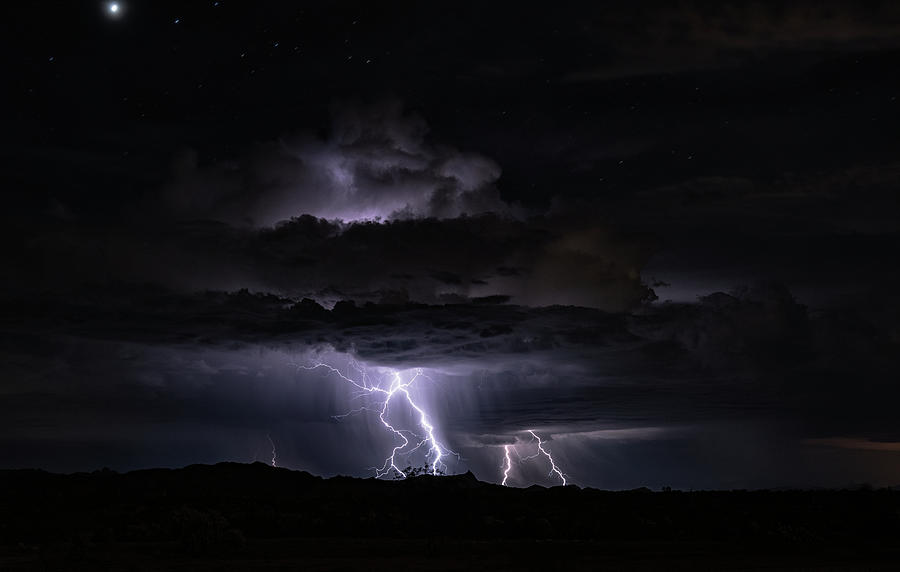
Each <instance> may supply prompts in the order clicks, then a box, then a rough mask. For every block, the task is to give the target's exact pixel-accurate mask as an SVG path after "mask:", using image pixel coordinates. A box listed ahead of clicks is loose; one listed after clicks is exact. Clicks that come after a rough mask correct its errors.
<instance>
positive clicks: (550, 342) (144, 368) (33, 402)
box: [0, 285, 900, 484]
mask: <svg viewBox="0 0 900 572" xmlns="http://www.w3.org/2000/svg"><path fill="white" fill-rule="evenodd" d="M884 303H885V305H884V307H883V308H882V309H883V310H888V308H893V310H890V312H892V314H891V315H895V314H896V305H893V306H890V305H889V303H888V302H887V301H886V300H885V301H884ZM17 312H18V314H19V315H26V314H27V315H28V316H29V319H28V321H27V323H26V324H25V325H17V326H15V327H14V328H13V327H12V324H9V323H7V324H6V326H5V328H4V329H5V330H6V331H7V332H13V331H14V332H16V335H15V336H14V337H8V338H7V342H8V343H6V344H5V347H6V348H7V349H6V350H5V352H4V360H3V361H4V363H5V364H6V365H5V366H4V368H5V370H6V373H8V374H9V375H8V376H7V378H8V379H13V378H15V379H19V380H20V381H21V382H22V385H11V386H7V387H6V389H5V391H6V394H7V396H8V399H6V400H4V405H3V408H4V414H3V415H2V416H0V417H2V418H3V419H4V420H5V421H4V432H5V434H7V435H14V436H18V438H21V439H26V440H29V439H38V440H42V441H41V442H44V441H46V442H47V443H51V442H54V440H57V439H60V438H63V437H64V436H65V435H68V438H69V439H74V440H79V439H81V440H91V439H99V440H101V441H102V440H103V439H104V438H108V436H105V432H106V431H108V429H107V427H108V424H109V422H113V421H116V420H119V421H117V423H119V422H120V429H118V430H117V431H118V436H117V438H119V439H126V438H128V439H130V438H134V439H139V438H140V437H139V436H140V434H141V432H142V431H144V430H145V429H142V427H144V428H147V429H146V430H149V428H151V427H155V426H156V425H158V424H164V425H165V424H171V423H175V422H176V421H178V422H179V423H186V422H187V421H184V420H190V422H189V423H194V424H197V425H198V427H221V428H222V432H221V433H220V435H225V434H228V435H238V436H240V435H243V436H242V437H239V438H238V439H237V440H238V441H240V442H241V443H244V442H245V441H247V440H248V439H249V440H250V441H252V439H250V438H249V437H247V435H248V434H255V433H258V432H259V431H260V430H263V431H264V430H265V428H266V427H272V426H276V427H282V428H284V427H286V426H287V425H291V424H293V426H294V432H293V433H292V434H293V435H294V437H292V438H302V435H303V434H305V432H307V431H324V433H323V435H330V433H329V432H332V431H350V430H355V429H352V427H355V426H351V425H348V426H346V427H337V428H331V429H327V427H326V428H324V429H323V428H322V427H325V426H321V427H320V425H321V424H322V423H324V422H326V421H327V419H328V415H332V414H336V413H340V412H342V411H343V410H344V409H343V408H345V407H346V408H348V409H349V408H350V406H349V404H350V403H353V402H352V401H348V399H349V397H348V396H345V395H343V392H342V389H341V387H340V385H336V384H335V383H334V380H333V379H330V378H329V377H328V376H327V375H324V374H319V373H314V372H306V371H303V370H298V369H297V368H296V366H297V365H310V364H312V363H315V362H316V361H318V360H319V359H325V360H327V361H330V362H332V363H334V364H336V365H337V366H341V364H342V360H343V359H344V358H342V357H341V356H342V355H343V354H344V353H345V352H346V353H350V354H352V355H354V356H356V357H357V359H359V360H362V361H363V363H365V364H367V365H368V366H370V367H378V366H388V367H392V368H397V369H400V370H405V369H408V368H411V367H425V368H428V372H429V374H430V375H431V376H433V378H434V379H435V380H436V381H437V384H435V385H431V384H429V391H430V392H432V393H431V399H436V400H437V401H435V402H434V403H433V404H432V406H433V408H434V414H435V415H438V416H439V418H440V419H441V429H442V431H443V432H444V434H445V435H446V438H447V439H450V440H452V442H453V443H454V444H455V445H456V446H458V447H462V448H464V449H465V451H466V455H467V457H468V458H470V459H471V463H472V466H474V467H480V470H481V471H483V472H485V474H484V477H485V478H490V477H491V475H490V474H488V473H487V471H489V470H492V469H491V468H490V467H491V465H490V463H493V462H495V461H496V459H493V457H494V456H495V453H496V448H497V447H498V446H499V445H502V444H509V443H516V442H518V443H522V444H523V445H522V446H525V445H524V443H525V441H527V438H528V436H527V435H525V436H524V437H523V431H524V430H525V429H529V428H535V427H539V428H540V431H541V432H542V433H543V434H545V435H546V437H547V438H548V439H553V440H554V441H553V442H554V445H555V446H556V447H557V449H556V450H559V451H560V454H563V452H565V454H566V455H568V458H567V461H569V462H570V463H571V465H574V466H576V467H577V466H578V465H579V464H580V463H583V462H585V460H584V459H583V458H582V457H581V455H582V454H583V455H589V452H590V451H593V450H596V447H598V446H600V445H602V446H603V447H607V448H609V447H611V448H616V447H620V446H622V444H623V443H645V445H640V446H638V448H642V447H650V445H649V444H650V443H666V442H668V443H671V444H673V446H675V444H676V443H681V445H678V446H685V447H689V446H690V445H688V444H687V443H689V442H693V441H692V440H696V439H697V438H699V437H698V436H700V435H706V434H708V432H709V431H710V430H713V428H716V429H715V431H717V432H720V433H721V434H722V435H723V439H724V438H725V437H724V436H725V435H730V437H729V438H730V439H731V445H730V446H741V447H750V448H757V449H758V448H760V447H768V446H769V445H764V443H767V442H769V440H771V439H776V440H779V441H780V442H782V443H783V447H789V446H790V447H794V446H796V447H802V446H807V445H808V446H814V447H817V448H821V447H823V446H831V445H835V446H837V445H840V446H842V447H846V446H847V445H848V444H850V443H865V442H866V440H869V439H871V440H876V441H881V442H886V443H893V442H896V441H897V440H900V434H897V433H896V431H895V429H894V428H893V423H892V419H893V412H892V411H891V404H892V403H895V402H896V398H897V397H900V396H898V395H896V387H895V384H894V383H893V380H894V379H895V377H896V375H897V374H900V372H898V371H897V368H896V363H895V360H893V359H892V357H891V356H893V355H894V352H895V351H896V332H894V331H893V329H894V325H893V323H891V322H890V321H889V320H888V319H883V318H879V316H881V314H879V313H871V314H867V313H865V312H863V311H862V310H860V309H848V310H847V311H845V312H843V313H830V314H828V315H821V314H818V315H811V314H810V313H809V312H808V311H807V310H806V309H805V308H804V307H803V306H801V305H799V304H797V303H796V301H795V300H794V299H793V298H792V297H791V295H790V293H788V292H787V291H786V290H785V289H784V288H783V287H779V286H776V285H771V286H758V287H754V288H749V289H746V290H744V291H740V292H734V293H731V294H725V293H719V294H716V295H713V296H709V297H707V298H704V299H703V300H701V301H700V302H699V303H698V304H692V305H685V304H669V305H662V306H658V307H656V308H648V309H647V310H645V311H643V312H640V313H637V314H634V315H632V316H627V315H622V314H608V313H604V312H600V311H597V310H588V309H585V308H576V307H552V308H527V307H522V306H510V305H503V304H501V305H497V304H467V305H451V306H425V305H394V306H383V305H371V304H370V305H365V306H355V305H353V304H349V303H340V304H338V305H337V306H336V307H335V308H334V309H333V310H331V311H329V310H326V309H324V308H322V307H321V306H318V305H317V304H315V303H314V302H312V301H309V300H307V301H303V302H300V303H292V302H291V301H290V300H286V299H282V298H278V297H274V296H270V295H262V294H250V293H248V292H240V293H235V294H224V293H212V292H210V293H207V294H196V295H184V294H178V293H174V292H169V291H165V290H160V289H158V288H149V287H144V288H134V289H130V290H129V289H125V288H123V287H121V286H120V287H117V288H114V289H107V290H95V291H83V292H82V293H77V292H73V293H72V295H71V296H70V297H69V298H68V299H67V300H60V301H58V302H55V303H53V302H52V301H50V300H47V299H37V300H34V301H33V302H32V303H30V304H23V303H22V302H20V303H19V304H18V309H17ZM6 314H7V315H8V312H6ZM848 324H853V326H852V327H848ZM37 341H39V342H40V343H35V342H37ZM335 352H337V353H335ZM848 378H852V379H854V380H856V381H855V382H854V391H848V388H847V379H848ZM26 379H31V381H28V382H25V381H24V380H26ZM435 392H437V393H435ZM438 395H439V396H440V397H438ZM48 408H49V409H48ZM48 411H49V412H51V413H48ZM91 419H93V420H94V421H88V420H91ZM101 419H106V420H107V421H99V420H101ZM179 420H180V421H179ZM369 421H371V420H369ZM284 424H287V425H284ZM310 424H311V425H310ZM313 426H316V427H319V429H315V430H314V429H313ZM76 427H79V428H78V429H75V428H76ZM304 427H305V428H304ZM373 428H374V429H377V427H375V426H372V427H370V428H369V432H368V433H361V434H359V435H357V436H356V437H354V439H360V441H358V442H357V441H353V443H354V444H352V445H350V444H345V445H343V446H342V447H336V446H334V447H332V445H329V446H327V447H326V446H325V445H324V444H320V445H316V444H314V443H312V444H307V445H305V446H304V447H305V448H304V447H300V448H299V449H297V450H298V451H304V452H303V453H302V455H304V457H303V459H304V461H303V462H304V463H305V466H306V467H307V468H313V467H315V468H319V469H321V470H323V471H329V470H335V469H334V467H343V468H344V470H347V471H352V470H354V469H355V470H358V467H354V465H353V461H354V458H352V457H353V455H356V454H359V455H362V456H364V455H365V454H372V451H373V450H374V451H376V452H377V451H378V447H380V446H382V445H383V443H382V444H380V445H379V443H380V442H379V441H378V439H379V437H378V435H379V433H378V431H377V430H376V431H372V429H373ZM204 431H205V430H198V432H197V433H196V436H197V438H198V439H201V437H203V435H206V437H203V438H204V439H205V438H207V437H208V438H209V439H211V440H212V441H215V439H213V437H212V435H213V434H214V432H212V433H209V434H206V433H204ZM316 434H318V433H316ZM364 435H368V436H367V437H364ZM554 436H555V437H554ZM159 438H160V439H163V438H164V437H163V436H160V437H159ZM280 438H281V439H288V438H289V437H288V436H287V435H281V436H280ZM344 438H347V437H339V436H337V435H336V434H335V435H331V437H328V438H327V439H326V438H325V437H323V439H325V441H323V443H325V442H328V443H330V441H328V439H344ZM373 439H374V441H372V440H373ZM760 439H762V441H760ZM367 440H368V441H367ZM367 443H368V444H367ZM804 443H805V444H806V445H804ZM335 444H336V442H335ZM598 444H599V445H598ZM724 444H725V441H723V443H721V444H719V445H709V444H708V445H709V446H714V447H720V446H724ZM209 446H210V447H212V446H213V445H209ZM215 446H216V447H221V444H219V445H215ZM241 446H242V447H243V445H241ZM297 446H298V447H299V445H297ZM357 447H358V448H357ZM247 448H248V451H249V445H248V446H247ZM286 448H287V447H286ZM859 448H860V449H864V450H867V449H866V447H864V446H862V445H861V446H860V447H859ZM868 449H871V447H868ZM217 450H218V449H217ZM610 450H612V449H610ZM816 450H819V449H816ZM880 450H884V451H887V452H890V450H891V449H890V446H888V448H882V449H880ZM354 451H355V452H356V453H354ZM578 451H581V454H579V453H577V452H578ZM366 452H368V453H366ZM232 454H238V453H234V452H233V453H232ZM240 454H244V453H240ZM246 454H247V455H249V454H250V453H249V452H247V453H246ZM297 454H298V455H299V454H300V453H297ZM823 454H824V453H823ZM347 455H350V457H351V458H347ZM758 455H762V456H761V457H757V460H759V459H762V458H766V457H765V455H763V454H762V452H759V453H758ZM298 459H299V457H298ZM492 459H493V460H492ZM770 460H771V459H770ZM329 466H330V467H331V468H326V467H329ZM748 470H750V469H749V468H748ZM828 474H830V473H827V474H823V475H820V476H821V477H822V479H824V480H827V478H826V477H827V476H828ZM623 478H624V477H623ZM773 478H775V477H773ZM782 478H786V477H784V476H783V475H782ZM775 480H777V478H775ZM745 482H746V481H745ZM755 482H767V483H769V484H771V483H770V482H769V481H755ZM817 482H819V481H817Z"/></svg>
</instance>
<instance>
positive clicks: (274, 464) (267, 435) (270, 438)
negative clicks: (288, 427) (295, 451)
mask: <svg viewBox="0 0 900 572" xmlns="http://www.w3.org/2000/svg"><path fill="white" fill-rule="evenodd" d="M266 438H267V439H268V440H269V444H270V445H272V466H273V467H277V466H278V464H277V463H276V462H275V460H276V459H277V455H276V454H275V441H273V440H272V436H271V435H269V434H268V433H266Z"/></svg>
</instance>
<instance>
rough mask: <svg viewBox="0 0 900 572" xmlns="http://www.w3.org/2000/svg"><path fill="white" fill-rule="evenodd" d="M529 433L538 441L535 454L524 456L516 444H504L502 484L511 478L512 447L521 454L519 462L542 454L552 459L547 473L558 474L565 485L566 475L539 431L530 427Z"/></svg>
mask: <svg viewBox="0 0 900 572" xmlns="http://www.w3.org/2000/svg"><path fill="white" fill-rule="evenodd" d="M528 433H530V434H531V437H532V439H531V440H532V442H533V441H537V448H538V450H537V453H535V454H533V455H528V456H527V457H523V456H521V455H519V451H518V450H517V449H516V447H515V446H514V445H504V446H503V457H504V463H503V481H502V482H501V483H500V484H501V485H503V486H507V485H506V482H507V481H508V480H509V471H510V469H512V460H511V459H510V456H509V450H510V448H512V450H513V451H515V452H516V455H519V463H523V462H525V461H529V460H531V459H536V458H537V457H540V456H544V457H547V460H548V461H550V472H549V473H547V476H548V477H552V476H553V475H554V474H556V476H558V477H559V479H560V480H561V481H562V484H563V486H565V484H566V482H567V481H566V476H565V475H564V474H563V472H562V471H561V470H560V469H559V467H558V466H557V465H556V461H554V460H553V456H552V455H551V454H550V451H548V450H547V449H545V448H544V442H543V441H542V440H541V438H540V437H538V436H537V433H535V432H534V431H532V430H531V429H528Z"/></svg>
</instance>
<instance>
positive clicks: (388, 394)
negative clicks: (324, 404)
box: [298, 360, 459, 478]
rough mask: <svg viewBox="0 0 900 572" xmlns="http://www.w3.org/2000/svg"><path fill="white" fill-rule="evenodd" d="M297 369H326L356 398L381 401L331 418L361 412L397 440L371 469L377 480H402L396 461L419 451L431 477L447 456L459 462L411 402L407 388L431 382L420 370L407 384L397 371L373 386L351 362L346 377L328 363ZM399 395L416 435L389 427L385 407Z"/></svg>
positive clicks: (355, 364) (424, 414)
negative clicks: (352, 389) (422, 451)
mask: <svg viewBox="0 0 900 572" xmlns="http://www.w3.org/2000/svg"><path fill="white" fill-rule="evenodd" d="M298 367H299V368H301V369H306V370H315V369H320V368H324V369H327V370H329V371H331V372H332V373H334V374H336V375H337V376H338V377H340V378H341V379H343V380H344V381H346V382H348V383H350V384H352V385H353V386H354V387H356V388H357V389H358V390H359V391H358V392H357V395H356V397H363V396H366V395H375V396H377V397H378V398H380V400H379V401H377V402H376V406H375V407H372V406H367V405H363V406H361V407H357V408H355V409H351V410H350V411H348V412H346V413H342V414H340V415H334V416H333V417H334V418H335V419H344V418H346V417H349V416H351V415H354V414H357V413H362V412H363V411H368V412H372V413H377V414H378V419H379V420H380V421H381V424H382V425H384V427H385V428H386V429H387V430H388V431H390V432H391V433H393V434H394V435H395V436H396V438H397V439H398V442H397V444H396V445H395V446H394V447H393V449H391V454H390V455H389V456H388V457H387V458H385V460H384V463H383V464H382V466H381V467H371V468H372V470H374V471H375V477H376V478H381V477H385V476H388V475H394V476H396V477H398V478H405V477H406V473H404V472H403V470H402V469H401V468H400V466H399V465H398V464H397V463H398V462H399V458H401V457H409V455H411V454H412V453H414V452H416V451H418V450H420V449H421V448H422V447H427V451H426V453H425V460H426V462H427V463H428V464H429V465H430V472H431V474H432V475H437V474H438V473H441V472H444V471H445V470H446V468H447V467H446V464H445V463H444V461H443V459H444V458H445V457H447V455H454V456H456V457H457V458H459V455H458V454H456V453H454V452H453V451H451V450H450V449H448V448H447V447H445V446H444V445H443V444H441V443H440V442H439V441H438V440H437V438H436V437H435V432H436V430H435V427H434V425H433V423H432V422H431V421H430V416H429V415H428V414H427V413H426V412H425V410H424V409H423V408H422V407H421V406H420V405H419V404H418V403H416V401H415V400H414V399H413V396H412V394H411V393H410V387H411V386H412V385H413V384H414V383H415V382H416V381H417V380H418V379H419V378H425V379H430V378H429V377H428V376H426V375H424V374H423V373H422V370H421V368H419V369H416V370H415V373H414V374H413V376H412V377H411V378H410V379H409V380H408V381H403V378H402V376H401V375H400V372H399V371H396V370H391V371H390V374H389V375H388V376H385V377H386V378H387V381H385V380H384V379H382V380H381V381H380V382H375V383H373V382H372V381H371V380H370V379H369V376H368V373H367V371H366V369H365V368H364V367H362V366H360V365H359V364H358V363H356V362H354V361H352V360H351V362H350V364H349V366H348V372H347V374H346V375H345V374H344V373H342V372H341V371H340V370H339V369H338V368H336V367H334V366H332V365H330V364H327V363H317V364H315V365H313V366H298ZM350 369H353V370H355V371H356V373H357V374H358V376H359V380H357V379H354V378H353V377H352V376H351V373H350ZM385 386H386V387H385ZM398 394H399V399H402V400H403V401H405V403H406V405H407V406H408V407H409V409H410V410H411V412H414V413H415V416H416V417H417V418H418V426H419V429H418V430H417V431H413V430H410V429H405V428H397V427H395V426H394V425H393V424H392V423H391V421H390V419H389V417H388V407H389V406H390V404H391V401H392V400H393V399H394V397H396V396H398Z"/></svg>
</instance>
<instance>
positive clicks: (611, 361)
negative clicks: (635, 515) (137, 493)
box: [0, 0, 900, 489]
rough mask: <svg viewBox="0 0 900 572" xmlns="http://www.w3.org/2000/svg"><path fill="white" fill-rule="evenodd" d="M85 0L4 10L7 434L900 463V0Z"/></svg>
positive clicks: (547, 481)
mask: <svg viewBox="0 0 900 572" xmlns="http://www.w3.org/2000/svg"><path fill="white" fill-rule="evenodd" d="M113 5H114V4H113V3H105V2H88V1H79V2H65V3H62V2H60V3H37V2H31V3H23V4H22V5H20V6H17V7H12V8H10V9H8V14H7V15H6V16H5V17H4V20H5V23H6V26H5V30H7V31H6V32H4V43H6V44H8V45H6V46H5V47H4V48H3V59H4V74H3V78H4V79H3V84H4V90H3V91H4V96H5V97H4V100H5V105H4V107H5V113H4V118H3V144H2V152H0V161H2V163H0V169H2V171H0V172H2V174H3V175H2V177H3V179H2V189H3V198H4V200H3V208H2V209H0V221H2V232H3V235H4V236H3V241H2V245H3V246H2V248H3V250H2V254H3V261H4V263H3V265H2V275H3V276H2V281H0V308H2V311H0V332H2V344H0V468H16V467H39V468H44V469H47V470H53V471H64V472H71V471H91V470H95V469H98V468H100V467H110V468H112V469H115V470H130V469H135V468H145V467H176V466H183V465H187V464H191V463H214V462H219V461H226V460H231V461H240V462H253V461H262V462H267V463H270V462H271V461H272V449H273V446H274V448H275V450H276V456H277V460H276V463H277V464H278V465H279V466H284V467H288V468H292V469H302V470H307V471H310V472H312V473H315V474H319V475H325V476H328V475H335V474H346V475H354V476H373V475H374V474H375V472H374V471H373V470H372V467H376V468H378V467H382V466H383V465H382V464H383V463H384V460H385V457H386V456H387V455H389V454H390V452H391V449H392V448H393V447H395V446H398V445H402V439H403V437H400V436H399V435H405V436H406V437H408V438H409V439H410V445H409V446H408V447H407V448H406V449H403V450H401V451H400V458H399V460H398V461H397V463H398V465H402V466H401V467H400V468H404V467H406V466H407V465H409V466H413V467H415V466H424V464H425V463H427V462H430V461H432V460H433V459H434V448H433V446H434V444H435V443H436V442H437V443H439V444H440V447H441V449H440V450H441V451H442V453H443V456H442V459H441V460H442V461H444V462H445V465H444V466H443V467H442V470H443V471H444V472H446V473H460V472H465V471H466V470H471V471H472V472H473V473H475V475H476V476H477V477H478V478H479V479H481V480H485V481H489V482H500V481H501V479H502V477H503V463H504V453H505V452H506V451H511V452H512V460H511V470H510V472H509V482H508V484H510V485H512V486H528V485H531V484H540V485H545V486H547V485H554V484H560V482H561V480H560V478H559V476H558V475H557V474H556V473H553V472H552V471H551V470H550V469H551V467H550V464H549V460H548V459H547V458H546V457H544V456H541V455H540V454H539V453H540V450H539V449H538V448H537V442H536V440H535V438H534V437H532V435H531V434H530V433H529V430H532V431H534V433H535V434H536V435H537V436H539V437H540V438H541V439H542V443H543V446H544V447H545V448H546V450H547V451H549V452H551V454H552V456H553V458H554V460H555V462H556V463H557V465H558V466H559V468H560V469H561V472H562V473H564V475H565V477H566V479H567V482H569V483H574V484H578V485H581V486H592V487H600V488H609V489H623V488H633V487H640V486H648V487H652V488H657V487H662V486H672V487H677V488H683V489H689V488H693V489H699V488H715V489H730V488H760V487H780V486H802V487H817V486H829V487H835V486H846V485H849V484H853V483H871V484H873V485H897V484H900V420H898V419H900V416H898V414H897V406H898V403H900V385H898V384H900V381H898V380H900V329H898V323H900V295H898V292H900V272H898V263H897V260H898V253H900V137H898V135H897V134H898V133H900V101H898V100H897V98H898V96H900V73H898V71H900V5H898V4H897V3H895V2H882V3H860V2H852V3H851V2H844V3H839V2H802V1H801V2H790V3H777V4H776V3H756V2H754V3H745V2H735V3H728V4H727V5H726V4H719V3H708V2H658V3H627V2H626V3H623V2H616V3H593V4H591V5H590V6H579V5H578V4H572V5H570V6H565V5H562V3H550V4H541V5H535V6H531V5H529V4H527V3H524V4H523V3H515V4H506V3H503V4H501V3H487V2H482V3H472V4H462V3H460V4H448V3H440V4H439V3H425V2H419V3H409V4H390V5H382V3H374V2H361V3H357V4H343V3H330V2H326V3H321V2H319V3H303V2H241V1H238V0H220V1H218V2H199V1H198V2H164V1H153V2H151V1H149V0H146V1H138V0H123V1H122V2H119V3H115V6H116V8H115V9H114V8H113ZM317 364H327V365H328V366H330V367H333V368H336V370H338V372H339V373H336V372H335V371H333V370H332V369H330V368H329V367H324V366H322V365H320V366H319V367H316V365H317ZM417 372H418V373H417ZM341 375H343V376H345V377H346V378H347V379H343V378H342V377H341ZM417 375H418V376H419V377H417V378H416V380H415V381H414V382H412V383H411V384H409V386H408V387H407V386H406V385H403V384H407V383H409V382H410V381H411V380H412V379H413V378H414V377H416V376H417ZM354 383H356V384H358V385H362V386H363V387H362V389H361V388H360V387H359V386H358V385H354ZM398 383H399V384H400V385H401V386H402V388H404V391H408V392H409V398H408V400H407V397H406V394H402V392H400V393H397V392H396V391H395V390H396V389H397V387H398V386H397V384H398ZM372 384H377V385H372ZM375 387H377V388H379V389H374V390H373V389H372V388H375ZM385 391H386V392H388V393H385ZM391 392H393V393H391ZM386 396H389V397H390V398H391V400H390V401H389V402H388V404H387V406H386V407H385V412H384V414H383V415H382V417H384V418H385V419H387V420H388V421H389V422H390V423H392V424H393V425H392V426H394V427H395V428H396V429H398V430H399V431H400V433H399V434H393V433H392V432H391V431H390V430H389V429H388V428H387V427H385V426H384V425H382V422H381V420H380V419H379V411H381V407H382V406H381V405H379V401H384V399H385V398H386ZM412 403H415V404H416V405H417V406H419V407H421V409H422V411H424V412H425V414H426V415H427V419H428V422H427V424H428V425H429V426H431V427H432V428H433V433H434V439H433V440H430V439H427V437H429V436H428V435H427V431H426V430H425V429H424V426H425V425H423V423H422V422H421V419H420V418H419V414H418V413H416V412H415V411H414V410H413V409H412V408H411V404H412ZM373 409H374V410H373ZM343 414H348V415H346V416H343ZM421 440H424V441H425V442H424V444H423V445H422V447H420V448H419V449H418V450H415V451H410V450H411V449H412V448H413V446H414V445H415V444H417V443H419V442H420V441H421ZM449 451H453V452H454V453H456V454H457V455H452V454H451V453H450V452H449ZM407 453H408V454H407ZM534 455H538V456H536V457H534V458H529V457H532V456H534ZM388 469H390V467H388ZM395 476H396V475H395V474H394V473H393V472H392V471H390V470H388V471H387V474H386V475H385V478H391V477H395Z"/></svg>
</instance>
